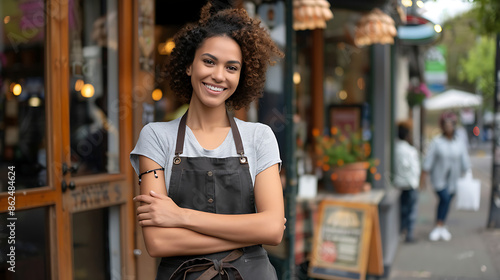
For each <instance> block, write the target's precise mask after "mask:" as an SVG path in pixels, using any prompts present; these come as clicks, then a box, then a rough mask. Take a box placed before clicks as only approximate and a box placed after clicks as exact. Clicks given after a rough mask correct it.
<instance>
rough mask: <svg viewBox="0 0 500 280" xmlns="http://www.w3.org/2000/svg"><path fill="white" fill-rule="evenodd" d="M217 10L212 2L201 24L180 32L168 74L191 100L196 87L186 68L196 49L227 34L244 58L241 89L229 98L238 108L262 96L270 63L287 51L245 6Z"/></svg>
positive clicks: (181, 96) (175, 88)
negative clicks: (276, 42)
mask: <svg viewBox="0 0 500 280" xmlns="http://www.w3.org/2000/svg"><path fill="white" fill-rule="evenodd" d="M217 9H218V7H216V5H212V3H211V2H209V3H208V4H206V5H205V6H204V7H203V8H202V11H201V18H200V20H199V22H198V23H197V24H195V25H188V26H186V27H184V28H183V29H181V30H180V31H179V32H178V33H177V34H176V36H175V37H174V42H175V48H174V49H173V50H172V53H171V55H170V58H169V60H168V62H167V65H166V71H167V76H168V78H169V82H170V87H171V89H172V90H173V91H174V92H175V93H176V95H177V96H178V97H179V99H180V100H181V101H182V102H186V103H187V102H189V101H190V100H191V96H192V93H193V87H192V85H191V77H190V76H188V75H187V74H186V69H187V68H188V67H189V66H190V65H191V64H192V63H193V61H194V55H195V52H196V50H197V49H198V48H200V47H201V45H202V44H203V43H204V42H205V40H206V39H208V38H212V37H217V36H227V37H229V38H231V39H233V40H234V41H236V43H238V45H239V46H240V48H241V53H242V58H243V65H242V68H241V74H240V80H239V84H238V88H237V89H236V91H235V92H234V93H233V95H232V96H231V97H230V98H228V100H226V107H227V108H228V109H236V110H238V109H240V108H244V107H247V106H248V105H249V104H250V103H251V102H252V101H253V100H255V99H256V98H258V97H261V96H262V90H263V87H264V82H265V80H266V75H265V74H266V70H267V66H268V65H273V64H274V63H275V61H274V60H273V58H274V57H283V53H282V52H281V51H280V50H279V49H278V47H277V46H276V44H275V43H274V42H273V41H272V39H271V37H270V36H269V33H268V32H267V31H266V30H265V29H264V28H262V27H261V26H260V21H258V20H254V19H252V18H250V17H249V16H248V14H247V12H246V11H245V10H244V9H232V8H230V9H227V8H226V9H222V10H217Z"/></svg>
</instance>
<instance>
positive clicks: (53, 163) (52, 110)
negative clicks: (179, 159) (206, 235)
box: [0, 0, 135, 280]
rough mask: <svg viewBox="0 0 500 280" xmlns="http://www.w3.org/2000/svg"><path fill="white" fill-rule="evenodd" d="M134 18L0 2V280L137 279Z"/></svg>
mask: <svg viewBox="0 0 500 280" xmlns="http://www.w3.org/2000/svg"><path fill="white" fill-rule="evenodd" d="M132 17H133V3H132V0H123V1H117V0H85V1H83V0H63V1H61V0H24V1H16V0H2V1H0V20H1V22H0V279H65V280H66V279H127V278H132V277H135V265H134V263H135V260H134V256H133V254H132V253H131V252H132V251H133V246H134V234H133V232H134V225H135V218H134V207H133V203H132V197H133V189H132V184H133V177H132V176H131V174H132V173H133V170H132V168H131V166H130V164H129V163H128V153H129V152H130V150H131V149H132V128H131V125H132V113H131V110H132V108H131V105H130V104H131V91H132V79H131V76H132V70H131V69H132V65H131V64H132V55H133V53H132V47H131V46H130V45H131V44H132V43H131V42H132V34H133V33H132V26H133V23H132V22H131V21H130V18H132Z"/></svg>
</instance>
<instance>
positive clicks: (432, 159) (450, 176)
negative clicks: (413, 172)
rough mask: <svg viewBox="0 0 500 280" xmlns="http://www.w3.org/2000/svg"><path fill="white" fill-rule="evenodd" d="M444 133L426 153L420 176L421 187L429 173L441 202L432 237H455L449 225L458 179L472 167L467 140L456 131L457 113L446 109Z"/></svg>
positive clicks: (442, 125)
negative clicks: (448, 217) (447, 223)
mask: <svg viewBox="0 0 500 280" xmlns="http://www.w3.org/2000/svg"><path fill="white" fill-rule="evenodd" d="M439 125H440V127H441V130H442V134H441V135H439V136H436V137H435V138H434V139H433V140H432V142H431V144H430V146H429V149H428V151H427V154H426V155H425V158H424V160H423V165H422V175H421V178H420V183H421V187H422V188H425V184H426V181H427V174H428V173H430V181H431V184H432V187H433V188H434V191H435V192H436V194H437V196H438V198H439V202H438V205H437V213H436V226H435V228H434V229H433V230H432V231H431V232H430V234H429V239H430V240H431V241H437V240H445V241H449V240H450V239H451V237H452V236H451V233H450V232H449V230H448V229H447V227H446V226H445V222H446V217H447V215H448V212H449V209H450V204H451V201H452V199H453V196H454V195H455V191H456V187H457V180H458V178H459V177H460V176H462V174H464V173H465V172H466V171H467V170H468V169H469V168H470V160H469V154H468V151H467V147H466V146H465V144H464V142H463V141H462V140H461V139H459V137H457V135H456V127H457V115H456V114H455V113H453V112H444V113H443V114H442V115H441V116H440V119H439Z"/></svg>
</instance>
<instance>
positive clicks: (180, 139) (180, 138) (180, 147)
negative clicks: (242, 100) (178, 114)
mask: <svg viewBox="0 0 500 280" xmlns="http://www.w3.org/2000/svg"><path fill="white" fill-rule="evenodd" d="M188 111H189V110H188ZM188 111H186V113H185V114H184V115H183V116H182V118H181V121H180V123H179V129H178V130H177V143H176V145H175V155H176V156H178V155H180V154H182V152H183V151H184V137H185V135H186V119H187V114H188ZM227 118H228V119H229V124H230V125H231V131H232V132H233V139H234V144H235V146H236V152H237V153H238V154H239V155H240V156H242V157H243V155H244V154H245V150H244V149H243V141H241V135H240V131H239V130H238V126H236V122H235V121H234V118H233V117H231V116H229V112H227Z"/></svg>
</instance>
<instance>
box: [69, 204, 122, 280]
mask: <svg viewBox="0 0 500 280" xmlns="http://www.w3.org/2000/svg"><path fill="white" fill-rule="evenodd" d="M72 232H73V266H74V279H75V280H80V279H81V280H85V279H93V280H107V279H121V276H120V273H121V268H120V267H121V265H120V263H121V262H120V206H113V207H109V208H100V209H96V210H90V211H84V212H79V213H76V214H74V215H73V230H72Z"/></svg>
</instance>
